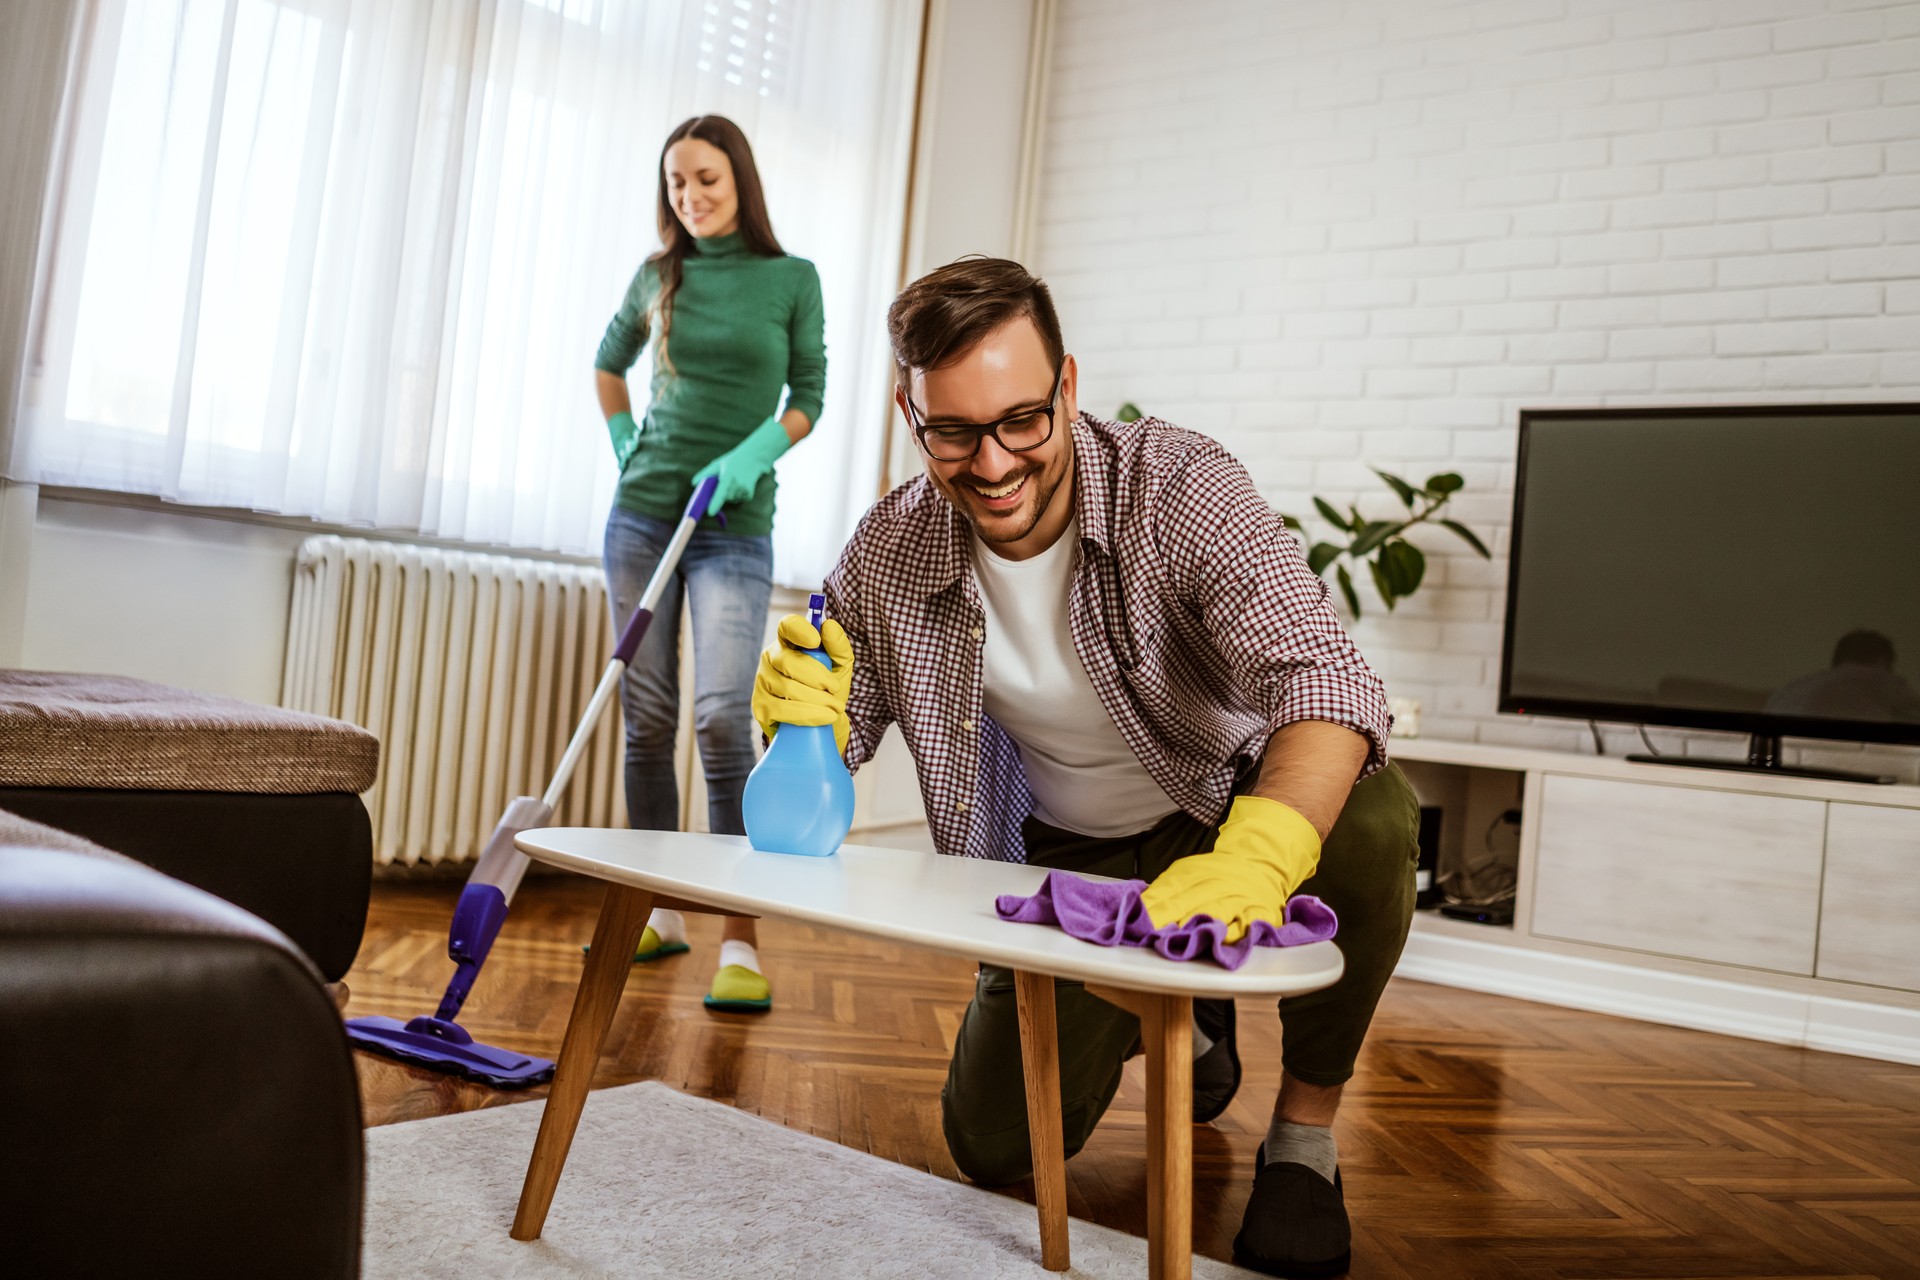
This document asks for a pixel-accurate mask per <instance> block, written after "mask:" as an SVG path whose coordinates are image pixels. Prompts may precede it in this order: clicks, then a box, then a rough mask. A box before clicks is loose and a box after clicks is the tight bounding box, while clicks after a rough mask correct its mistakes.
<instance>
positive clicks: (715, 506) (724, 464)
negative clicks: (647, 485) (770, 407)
mask: <svg viewBox="0 0 1920 1280" xmlns="http://www.w3.org/2000/svg"><path fill="white" fill-rule="evenodd" d="M791 448H793V438H792V437H791V436H789V435H788V434H787V429H786V428H785V427H784V426H782V425H780V419H778V418H768V419H767V420H766V421H765V422H763V423H761V424H760V425H759V426H757V427H755V428H754V429H753V434H752V435H749V436H748V437H747V438H746V439H745V440H742V441H741V442H740V443H739V444H737V445H735V446H733V448H731V449H729V450H727V451H726V452H725V453H723V454H721V455H720V456H719V457H717V458H715V459H714V460H713V461H712V462H709V463H708V464H707V465H706V466H704V467H702V468H700V469H699V470H698V471H696V472H694V473H693V487H694V488H696V489H698V488H699V487H700V482H701V481H703V480H705V479H706V478H707V477H708V476H713V475H717V476H719V477H720V486H719V488H717V489H715V490H714V491H713V501H712V502H711V503H709V504H707V510H709V511H718V510H719V509H720V508H722V507H727V506H732V505H733V504H734V503H736V502H745V501H746V500H747V499H748V498H751V497H752V496H753V491H754V490H755V489H757V488H759V487H760V481H761V480H763V479H765V478H766V474H767V472H769V471H771V470H773V464H774V463H776V462H778V461H779V460H780V455H781V454H783V453H785V452H786V451H787V450H789V449H791Z"/></svg>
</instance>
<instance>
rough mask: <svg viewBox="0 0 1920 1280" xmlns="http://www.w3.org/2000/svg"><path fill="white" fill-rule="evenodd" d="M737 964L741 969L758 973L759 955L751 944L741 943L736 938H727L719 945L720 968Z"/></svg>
mask: <svg viewBox="0 0 1920 1280" xmlns="http://www.w3.org/2000/svg"><path fill="white" fill-rule="evenodd" d="M730 964H737V965H739V966H740V967H741V968H742V969H751V970H753V971H754V972H755V973H759V972H760V953H759V952H757V951H755V950H754V949H753V944H752V943H751V942H741V941H740V940H739V939H737V938H728V939H727V940H726V941H725V942H722V943H721V944H720V967H721V968H722V969H724V968H726V967H727V966H728V965H730Z"/></svg>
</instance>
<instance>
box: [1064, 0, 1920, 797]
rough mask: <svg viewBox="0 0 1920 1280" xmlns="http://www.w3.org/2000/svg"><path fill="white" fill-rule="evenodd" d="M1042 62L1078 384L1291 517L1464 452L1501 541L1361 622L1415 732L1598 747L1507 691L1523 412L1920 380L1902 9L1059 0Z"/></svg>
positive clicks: (1912, 764)
mask: <svg viewBox="0 0 1920 1280" xmlns="http://www.w3.org/2000/svg"><path fill="white" fill-rule="evenodd" d="M1051 86H1052V89H1051V96H1050V103H1049V112H1048V119H1047V124H1046V130H1047V133H1046V137H1047V145H1046V149H1045V152H1044V162H1043V167H1042V188H1041V191H1042V198H1041V213H1040V231H1039V241H1038V249H1037V253H1036V255H1035V258H1036V261H1035V263H1034V265H1035V266H1036V267H1037V269H1038V270H1039V271H1040V272H1041V273H1042V274H1044V275H1045V277H1046V278H1047V280H1048V281H1049V283H1050V284H1051V285H1052V288H1053V292H1054V297H1055V299H1056V300H1057V301H1058V303H1059V305H1060V308H1061V311H1062V318H1063V321H1064V323H1065V326H1066V332H1067V338H1068V345H1069V347H1070V348H1071V349H1072V350H1074V351H1075V352H1076V353H1077V355H1078V356H1079V358H1080V361H1081V369H1082V401H1083V403H1084V404H1085V405H1086V406H1087V407H1088V408H1090V409H1092V410H1094V411H1095V412H1103V413H1111V412H1112V411H1113V409H1114V408H1115V407H1116V406H1118V405H1119V404H1120V403H1121V402H1122V401H1123V400H1136V401H1138V402H1139V403H1140V404H1142V405H1143V406H1145V407H1146V408H1148V409H1149V410H1150V411H1152V412H1156V413H1158V414H1160V415H1161V416H1164V417H1167V418H1169V419H1171V420H1173V421H1175V422H1179V423H1181V424H1183V425H1186V426H1191V427H1194V428H1197V429H1199V430H1202V431H1205V432H1207V433H1208V434H1211V435H1214V436H1216V437H1218V438H1219V439H1220V440H1221V441H1223V442H1224V443H1225V444H1227V446H1228V447H1229V448H1231V449H1232V450H1233V451H1234V452H1235V453H1237V454H1238V455H1239V456H1240V457H1241V458H1242V459H1243V460H1244V461H1245V462H1246V463H1247V465H1248V467H1249V469H1250V470H1251V472H1252V474H1253V477H1254V479H1255V481H1256V482H1257V483H1258V484H1259V485H1260V487H1261V489H1262V491H1263V492H1264V493H1265V494H1266V495H1267V496H1268V497H1269V498H1270V499H1271V500H1272V501H1273V502H1274V504H1275V505H1276V506H1278V507H1280V508H1281V509H1282V510H1288V511H1294V512H1299V513H1306V512H1307V511H1308V510H1309V504H1310V498H1311V495H1313V494H1316V493H1318V494H1324V495H1327V496H1329V497H1331V498H1333V499H1334V500H1336V501H1339V500H1341V499H1345V498H1353V497H1358V498H1359V499H1360V500H1361V505H1362V508H1363V510H1367V511H1369V512H1370V513H1373V514H1376V515H1379V516H1386V515H1389V514H1392V513H1393V512H1394V511H1397V510H1398V504H1397V503H1396V502H1395V500H1394V499H1393V497H1392V495H1391V494H1390V493H1388V492H1387V490H1386V489H1385V487H1384V486H1382V485H1381V484H1380V483H1379V481H1378V480H1376V479H1375V478H1374V477H1373V476H1372V475H1371V474H1370V473H1369V471H1368V470H1367V466H1368V465H1369V464H1371V465H1374V466H1379V467H1382V468H1384V469H1387V470H1392V471H1399V472H1402V473H1404V474H1406V475H1408V476H1409V477H1411V478H1414V479H1416V480H1418V479H1421V478H1424V477H1425V476H1426V475H1428V474H1430V473H1432V472H1435V471H1440V470H1448V469H1451V470H1457V471H1459V472H1460V473H1461V474H1462V475H1463V476H1465V477H1466V480H1467V486H1468V487H1467V490H1466V492H1465V494H1464V495H1463V496H1462V497H1460V498H1459V499H1457V500H1456V501H1455V503H1454V504H1453V505H1454V508H1455V512H1456V514H1457V516H1458V518H1459V519H1461V520H1463V521H1464V522H1466V523H1467V524H1469V525H1470V526H1472V527H1473V528H1475V529H1477V530H1481V531H1483V532H1484V533H1486V534H1487V535H1489V536H1488V538H1487V540H1488V542H1489V543H1490V544H1491V545H1492V546H1493V548H1494V551H1495V553H1496V557H1495V560H1494V562H1493V563H1491V564H1489V563H1487V562H1484V561H1481V560H1479V559H1477V558H1474V557H1472V556H1471V555H1470V554H1469V553H1464V552H1456V551H1455V550H1454V545H1453V544H1452V543H1451V538H1450V536H1449V535H1447V534H1444V533H1440V534H1437V535H1436V536H1430V537H1426V538H1423V539H1421V542H1422V545H1423V546H1425V547H1427V548H1428V549H1429V554H1430V555H1432V554H1433V553H1434V552H1438V553H1439V555H1438V556H1437V557H1436V558H1434V559H1432V560H1430V562H1429V564H1430V567H1429V571H1428V575H1427V581H1426V584H1425V585H1424V586H1423V587H1422V588H1421V589H1420V592H1419V593H1418V594H1417V595H1416V596H1414V597H1413V598H1412V599H1411V600H1410V601H1407V602H1406V603H1404V604H1402V605H1401V606H1400V608H1399V610H1398V611H1397V613H1396V614H1394V615H1393V616H1392V617H1391V618H1387V617H1385V616H1384V611H1383V610H1382V609H1380V608H1379V606H1378V604H1377V603H1375V604H1374V607H1373V608H1372V609H1369V610H1368V611H1367V617H1366V618H1365V619H1364V620H1363V621H1362V622H1361V623H1360V624H1359V625H1358V626H1357V627H1356V629H1355V635H1356V637H1357V638H1358V639H1359V641H1360V642H1361V644H1362V646H1363V648H1364V649H1365V651H1366V652H1367V654H1368V656H1369V657H1370V658H1371V659H1372V660H1373V661H1374V662H1375V664H1376V665H1377V666H1378V667H1379V668H1380V670H1381V671H1382V673H1383V674H1384V675H1385V677H1386V679H1387V680H1388V683H1389V685H1390V687H1391V690H1392V692H1393V693H1394V694H1396V695H1401V696H1408V697H1417V698H1420V699H1421V700H1422V701H1423V702H1424V704H1425V708H1426V711H1425V716H1424V720H1423V726H1422V732H1423V733H1425V734H1426V735H1427V736H1430V737H1446V738H1459V739H1469V740H1472V739H1478V740H1482V741H1490V742H1513V743H1523V744H1536V745H1541V746H1550V747H1560V748H1565V749H1569V750H1588V749H1590V747H1589V746H1588V741H1587V730H1586V727H1585V726H1584V725H1580V724H1576V723H1573V722H1569V721H1554V720H1536V721H1523V720H1520V719H1518V718H1515V717H1496V715H1495V713H1494V703H1495V696H1496V685H1497V681H1498V676H1499V653H1500V620H1501V618H1502V611H1503V608H1504V603H1503V590H1504V587H1505V566H1504V555H1505V552H1506V549H1507V529H1506V525H1507V522H1508V519H1509V513H1510V505H1511V501H1512V485H1513V475H1514V465H1513V464H1514V444H1515V438H1516V432H1515V423H1516V420H1517V418H1516V414H1517V410H1518V409H1519V408H1520V407H1522V406H1523V405H1525V406H1540V405H1593V404H1634V403H1663V404H1689V403H1692V404H1702V403H1717V402H1732V401H1762V400H1773V401H1781V400H1791V401H1806V400H1820V399H1848V400H1861V399H1879V400H1893V399H1908V400H1911V399H1920V280H1917V279H1916V277H1920V4H1916V3H1913V2H1911V0H1908V2H1906V3H1886V2H1884V0H1470V2H1465V3H1441V2H1440V0H1354V2H1352V3H1345V4H1309V3H1304V2H1289V3H1284V4H1282V3H1258V2H1252V3H1249V2H1244V0H1186V2H1183V3H1180V4H1177V5H1176V4H1171V3H1166V2H1165V0H1062V4H1061V7H1060V13H1059V16H1058V21H1057V29H1056V33H1055V39H1054V44H1053V62H1052V67H1051ZM1362 590H1363V591H1365V592H1367V595H1366V596H1363V603H1364V602H1365V601H1366V600H1368V599H1371V588H1370V587H1363V588H1362ZM1609 736H1610V739H1611V741H1610V743H1609V747H1610V749H1623V748H1625V747H1626V746H1627V743H1628V740H1629V739H1630V737H1631V735H1630V733H1627V732H1625V731H1620V730H1614V731H1612V732H1611V733H1610V735H1609ZM1655 737H1656V741H1660V742H1661V743H1662V745H1663V747H1665V748H1679V747H1682V746H1689V747H1693V748H1696V749H1704V750H1709V751H1711V752H1713V753H1717V754H1725V753H1726V752H1727V750H1728V743H1729V741H1730V739H1728V738H1727V737H1726V736H1725V735H1680V734H1676V733H1661V732H1658V731H1656V733H1655ZM1635 747H1636V749H1637V743H1636V744H1635ZM1871 754H1872V755H1873V756H1874V757H1875V758H1876V759H1877V760H1880V761H1883V762H1889V763H1891V764H1892V765H1893V766H1894V767H1895V768H1896V769H1897V770H1898V771H1900V772H1902V773H1904V774H1905V775H1906V776H1907V777H1908V778H1910V779H1911V778H1914V777H1917V776H1920V757H1916V755H1915V754H1914V753H1912V752H1899V751H1889V750H1876V751H1874V752H1872V753H1871ZM1803 755H1804V756H1805V757H1806V758H1809V759H1811V758H1816V757H1817V758H1822V759H1824V758H1828V757H1837V758H1838V762H1839V763H1842V764H1845V763H1849V762H1854V763H1857V761H1858V752H1857V751H1855V749H1853V748H1851V747H1849V746H1844V745H1842V746H1837V747H1819V748H1805V749H1804V750H1803ZM1849 757H1851V761H1850V760H1849V759H1848V758H1849Z"/></svg>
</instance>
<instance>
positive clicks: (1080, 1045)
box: [940, 765, 1420, 1186]
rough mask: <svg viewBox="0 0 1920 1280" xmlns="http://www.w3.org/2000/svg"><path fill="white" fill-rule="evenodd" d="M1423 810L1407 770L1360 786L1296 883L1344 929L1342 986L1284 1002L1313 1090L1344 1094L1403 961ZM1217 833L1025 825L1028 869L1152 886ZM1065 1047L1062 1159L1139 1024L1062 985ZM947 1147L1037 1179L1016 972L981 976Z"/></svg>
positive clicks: (1176, 825)
mask: <svg viewBox="0 0 1920 1280" xmlns="http://www.w3.org/2000/svg"><path fill="white" fill-rule="evenodd" d="M1419 826H1420V806H1419V802H1418V801H1417V800H1415V799H1414V795H1413V789H1412V788H1411V787H1409V786H1408V785H1407V780H1406V779H1405V778H1404V777H1403V776H1401V773H1400V771H1399V770H1398V769H1396V768H1394V767H1393V766H1391V765H1389V766H1388V767H1387V768H1385V769H1383V770H1381V771H1380V772H1378V773H1376V774H1374V775H1373V776H1372V777H1370V778H1367V779H1366V780H1365V781H1363V782H1361V783H1360V784H1359V785H1357V786H1356V787H1354V789H1353V794H1352V796H1350V797H1349V798H1348V800H1347V804H1346V808H1345V809H1343V810H1342V811H1341V814H1340V820H1339V821H1338V822H1336V823H1335V824H1334V827H1333V830H1332V831H1331V832H1329V833H1328V835H1327V840H1326V844H1325V846H1324V847H1323V848H1322V850H1321V853H1320V866H1319V868H1318V869H1317V870H1316V871H1315V872H1314V874H1313V877H1312V878H1311V879H1309V880H1308V881H1307V882H1306V883H1305V884H1303V885H1301V886H1300V890H1299V891H1300V892H1301V893H1310V894H1313V895H1314V896H1315V897H1318V898H1320V899H1321V900H1322V901H1324V902H1325V903H1326V904H1327V905H1328V906H1330V907H1332V908H1333V910H1334V913H1335V914H1336V915H1338V916H1339V918H1340V932H1339V934H1338V936H1337V937H1336V938H1335V941H1336V942H1337V943H1338V944H1339V946H1340V951H1341V954H1342V955H1343V956H1344V957H1345V958H1346V962H1347V965H1346V972H1345V974H1344V975H1343V976H1342V977H1341V979H1340V981H1338V982H1336V983H1334V984H1333V985H1332V986H1331V987H1327V988H1325V989H1324V990H1321V991H1315V992H1311V993H1309V994H1307V995H1303V996H1291V997H1288V998H1286V999H1283V1000H1281V1001H1280V1029H1281V1054H1280V1061H1281V1065H1282V1066H1283V1067H1284V1068H1285V1069H1286V1071H1287V1073H1288V1074H1289V1075H1291V1076H1293V1077H1294V1078H1295V1079H1296V1080H1300V1081H1302V1082H1304V1083H1306V1084H1316V1085H1337V1084H1344V1083H1346V1081H1347V1079H1348V1077H1350V1076H1351V1075H1352V1074H1353V1063H1354V1059H1355V1058H1357V1057H1358V1056H1359V1053H1360V1043H1361V1041H1363V1040H1364V1039H1366V1035H1367V1026H1368V1024H1369V1023H1371V1022H1372V1021H1373V1010H1374V1006H1375V1005H1377V1004H1378V1003H1379V1001H1380V993H1381V992H1382V991H1383V990H1385V989H1386V985H1387V979H1388V977H1390V976H1391V975H1392V973H1393V968H1394V965H1395V964H1397V963H1398V962H1399V959H1400V949H1401V947H1402V946H1404V945H1405V944H1406V940H1407V929H1408V927H1409V925H1410V923H1411V922H1412V920H1413V898H1414V883H1413V870H1414V863H1415V861H1416V859H1417V858H1418V854H1419V849H1418V832H1419ZM1215 834H1216V829H1215V828H1213V827H1209V826H1206V825H1204V824H1202V823H1200V822H1198V821H1196V820H1194V819H1193V818H1191V817H1188V816H1187V815H1186V814H1184V813H1176V814H1173V815H1172V816H1170V817H1168V818H1166V819H1164V820H1162V821H1161V822H1160V823H1159V824H1157V825H1156V826H1154V827H1153V828H1152V829H1150V830H1148V831H1144V832H1141V833H1140V834H1139V835H1135V836H1120V837H1116V838H1112V839H1099V838H1096V837H1093V836H1082V835H1076V834H1074V833H1072V832H1068V831H1061V830H1060V829H1058V828H1056V827H1051V826H1048V825H1046V824H1045V823H1042V822H1039V821H1037V820H1035V819H1032V818H1029V819H1028V820H1027V824H1026V842H1027V862H1028V863H1029V864H1030V865H1032V866H1036V867H1049V868H1058V869H1061V870H1066V871H1078V872H1084V873H1087V874H1091V875H1102V876H1114V877H1117V878H1120V879H1131V880H1152V879H1153V878H1154V877H1155V876H1158V875H1159V874H1160V873H1161V872H1162V871H1164V870H1166V869H1167V867H1168V865H1169V864H1171V863H1172V862H1173V861H1174V860H1176V859H1178V858H1184V857H1186V856H1187V855H1188V854H1191V853H1204V852H1206V851H1207V850H1208V849H1211V848H1212V847H1213V839H1214V836H1215ZM1054 1017H1055V1021H1056V1024H1057V1026H1058V1030H1059V1040H1060V1102H1061V1111H1062V1129H1063V1132H1064V1135H1065V1138H1066V1148H1067V1154H1068V1155H1069V1156H1071V1155H1073V1154H1074V1153H1075V1152H1077V1151H1079V1150H1080V1148H1081V1147H1083V1146H1085V1145H1086V1141H1087V1138H1088V1137H1089V1136H1091V1135H1092V1133H1093V1127H1094V1126H1095V1125H1096V1124H1098V1123H1100V1117H1101V1116H1102V1115H1104V1114H1105V1113H1106V1110H1107V1107H1108V1105H1109V1104H1111V1103H1112V1102H1113V1095H1114V1094H1115V1093H1116V1092H1117V1091H1118V1090H1119V1088H1120V1071H1121V1067H1122V1066H1123V1065H1124V1063H1125V1062H1126V1060H1127V1058H1128V1056H1129V1055H1130V1054H1131V1053H1132V1052H1133V1051H1134V1049H1135V1048H1136V1046H1137V1045H1138V1042H1139V1034H1140V1021H1139V1019H1138V1018H1135V1017H1134V1016H1133V1015H1132V1014H1130V1013H1126V1012H1124V1011H1122V1010H1120V1009H1117V1008H1115V1007H1114V1006H1112V1005H1110V1004H1108V1003H1107V1002H1106V1001H1104V1000H1101V999H1099V998H1098V997H1095V996H1091V995H1088V994H1087V991H1086V987H1085V985H1084V984H1082V983H1079V982H1074V981H1069V980H1066V979H1056V980H1055V982H1054ZM940 1104H941V1119H942V1122H943V1124H944V1127H945V1129H946V1135H947V1148H948V1150H950V1151H951V1152H952V1153H953V1160H954V1163H955V1164H957V1165H958V1166H959V1167H960V1171H961V1172H962V1173H964V1174H966V1175H967V1176H968V1177H969V1178H972V1179H973V1180H974V1181H975V1182H979V1183H983V1184H985V1185H987V1186H1001V1185H1004V1184H1006V1183H1009V1182H1018V1181H1020V1180H1021V1179H1022V1178H1025V1177H1027V1176H1028V1175H1029V1174H1030V1173H1031V1171H1032V1152H1031V1148H1030V1146H1029V1138H1028V1133H1027V1101H1026V1090H1025V1087H1024V1085H1023V1083H1022V1076H1021V1069H1020V1023H1019V1015H1018V1012H1017V1009H1016V1006H1015V1003H1014V994H1013V971H1012V970H1010V969H1001V968H997V967H995V966H993V965H981V966H980V973H979V976H978V977H977V978H976V979H975V981H974V991H973V1003H972V1004H970V1005H968V1006H967V1012H966V1016H965V1017H964V1018H963V1019H962V1020H961V1023H960V1032H959V1035H958V1036H957V1037H956V1038H955V1040H954V1046H953V1061H952V1063H951V1064H949V1066H948V1067H947V1083H946V1087H945V1088H944V1089H942V1090H941V1093H940Z"/></svg>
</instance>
